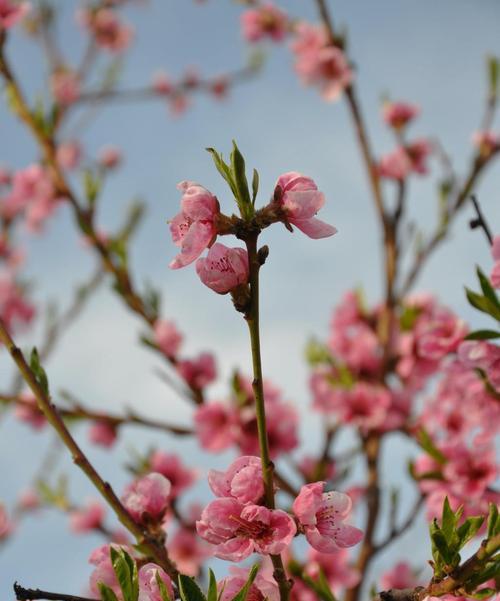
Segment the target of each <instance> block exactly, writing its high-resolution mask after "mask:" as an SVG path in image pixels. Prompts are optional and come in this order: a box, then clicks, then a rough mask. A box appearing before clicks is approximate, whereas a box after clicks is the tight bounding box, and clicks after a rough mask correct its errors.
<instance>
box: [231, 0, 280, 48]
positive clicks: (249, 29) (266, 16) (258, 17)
mask: <svg viewBox="0 0 500 601" xmlns="http://www.w3.org/2000/svg"><path fill="white" fill-rule="evenodd" d="M241 27H242V32H243V37H244V38H245V39H246V40H247V41H248V42H258V41H259V40H261V39H263V38H265V37H268V38H270V39H271V40H273V41H274V42H281V41H282V40H283V39H284V38H285V35H286V31H287V27H288V19H287V16H286V14H285V13H284V12H283V11H282V10H280V9H279V8H278V7H277V6H274V4H271V3H266V4H261V5H260V6H257V7H256V8H250V9H248V10H246V11H245V12H244V13H243V14H242V15H241Z"/></svg>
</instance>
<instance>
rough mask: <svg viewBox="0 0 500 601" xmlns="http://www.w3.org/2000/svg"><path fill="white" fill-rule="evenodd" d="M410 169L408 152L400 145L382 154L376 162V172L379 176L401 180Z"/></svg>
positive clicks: (406, 175) (410, 163)
mask: <svg viewBox="0 0 500 601" xmlns="http://www.w3.org/2000/svg"><path fill="white" fill-rule="evenodd" d="M411 170H412V162H411V160H410V157H409V156H408V153H407V152H406V150H405V149H404V148H403V147H402V146H398V147H397V148H396V150H393V151H392V152H391V153H389V154H386V155H384V156H383V157H382V158H381V159H380V161H379V164H378V172H379V174H380V176H381V177H385V178H387V179H393V180H396V181H403V180H404V179H406V178H407V177H408V175H409V174H410V172H411Z"/></svg>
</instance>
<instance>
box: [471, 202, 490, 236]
mask: <svg viewBox="0 0 500 601" xmlns="http://www.w3.org/2000/svg"><path fill="white" fill-rule="evenodd" d="M470 199H471V202H472V204H473V205H474V209H475V211H476V215H477V218H476V219H474V220H472V221H471V222H470V227H471V229H475V228H477V227H479V228H481V229H482V230H483V232H484V235H485V236H486V239H487V240H488V243H489V245H490V246H493V234H492V233H491V229H490V226H489V225H488V222H487V221H486V218H485V216H484V214H483V211H482V210H481V206H480V204H479V202H478V200H477V198H476V195H475V194H471V196H470Z"/></svg>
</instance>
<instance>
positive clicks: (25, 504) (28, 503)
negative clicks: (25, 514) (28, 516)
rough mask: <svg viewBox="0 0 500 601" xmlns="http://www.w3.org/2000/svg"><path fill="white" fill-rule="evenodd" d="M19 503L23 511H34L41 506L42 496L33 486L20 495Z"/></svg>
mask: <svg viewBox="0 0 500 601" xmlns="http://www.w3.org/2000/svg"><path fill="white" fill-rule="evenodd" d="M18 505H19V507H20V508H21V509H22V510H23V511H33V510H34V509H38V507H40V497H39V495H38V493H37V492H36V491H35V490H33V489H32V488H27V489H26V490H24V491H23V492H21V494H20V495H19V499H18Z"/></svg>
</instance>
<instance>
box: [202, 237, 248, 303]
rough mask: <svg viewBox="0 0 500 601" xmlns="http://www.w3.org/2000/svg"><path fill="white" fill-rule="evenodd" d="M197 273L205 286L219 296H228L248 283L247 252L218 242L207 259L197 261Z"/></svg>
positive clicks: (209, 252)
mask: <svg viewBox="0 0 500 601" xmlns="http://www.w3.org/2000/svg"><path fill="white" fill-rule="evenodd" d="M196 272H197V274H198V276H199V277H200V280H201V281H202V282H203V283H204V284H205V286H208V287H209V288H211V289H212V290H213V291H214V292H217V293H218V294H227V293H228V292H230V291H231V290H233V289H234V288H236V287H237V286H240V285H242V284H246V283H247V282H248V254H247V251H246V250H245V249H244V248H228V247H227V246H224V245H223V244H219V243H218V242H216V243H215V244H214V245H213V246H212V247H210V250H209V251H208V255H207V257H206V258H201V259H198V260H197V261H196Z"/></svg>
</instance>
